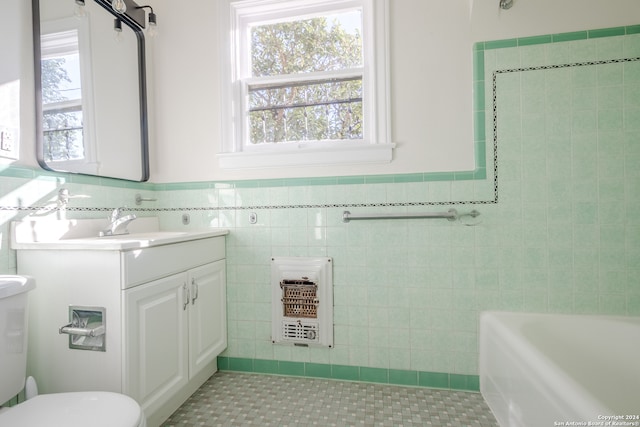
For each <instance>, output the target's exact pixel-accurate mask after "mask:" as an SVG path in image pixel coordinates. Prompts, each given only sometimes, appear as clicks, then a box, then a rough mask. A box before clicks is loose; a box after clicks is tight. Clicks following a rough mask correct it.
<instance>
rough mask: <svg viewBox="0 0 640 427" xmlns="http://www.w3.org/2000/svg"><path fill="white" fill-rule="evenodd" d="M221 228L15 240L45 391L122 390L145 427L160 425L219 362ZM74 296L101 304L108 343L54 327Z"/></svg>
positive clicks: (76, 301) (32, 355) (222, 333)
mask: <svg viewBox="0 0 640 427" xmlns="http://www.w3.org/2000/svg"><path fill="white" fill-rule="evenodd" d="M227 233H228V232H227V231H226V230H221V231H220V232H219V233H217V234H213V235H212V236H210V237H206V238H201V236H199V238H197V239H194V240H186V241H179V242H174V243H170V244H159V245H154V244H151V245H146V244H142V245H140V247H138V248H136V247H134V245H132V244H130V242H129V241H127V242H126V243H125V244H123V248H121V249H114V247H115V246H109V244H105V245H103V246H99V245H98V244H95V245H94V246H92V247H89V248H87V249H79V248H78V247H77V246H78V245H79V244H80V243H78V244H76V243H67V242H63V243H62V244H60V245H59V246H54V245H52V246H51V247H47V246H46V245H45V244H42V245H41V246H42V248H41V249H40V248H39V247H38V246H37V245H36V244H34V245H33V247H31V246H29V247H28V248H27V249H25V248H19V247H18V248H17V249H18V251H17V260H18V273H19V274H22V275H29V276H33V277H34V278H35V279H36V289H35V290H34V291H33V292H32V293H31V294H30V296H29V303H30V319H29V322H30V323H29V332H30V339H29V362H28V374H29V375H33V376H34V377H35V378H36V380H37V381H38V384H39V386H40V390H41V392H44V393H52V392H64V391H83V390H105V391H115V392H121V393H125V394H127V395H130V396H132V397H133V398H134V399H136V400H137V401H138V402H139V403H140V404H141V406H142V408H143V410H144V411H145V415H146V416H147V422H148V426H149V427H155V426H159V425H160V424H161V423H162V422H163V421H164V420H165V419H166V418H167V417H168V416H170V415H171V413H173V412H174V411H175V410H176V409H177V408H178V407H179V406H180V405H181V404H182V403H183V402H184V401H185V400H186V399H187V398H188V397H189V396H190V395H191V394H193V393H194V392H195V391H196V390H197V389H198V387H200V386H201V385H202V384H203V383H204V382H205V381H206V380H207V379H208V378H209V377H210V376H211V375H212V374H213V373H214V372H215V371H216V370H217V356H218V355H219V354H220V353H221V352H222V351H223V350H224V349H225V348H226V345H227V333H226V330H227V325H226V276H225V237H224V236H225V235H226V234H227ZM64 245H66V246H64ZM114 245H115V244H114ZM125 245H126V247H125ZM70 306H82V307H100V308H104V309H105V313H106V314H105V318H106V335H105V338H106V339H105V351H89V350H78V349H72V348H69V336H68V335H60V334H59V333H58V329H59V328H60V327H61V326H63V325H65V324H67V323H69V307H70Z"/></svg>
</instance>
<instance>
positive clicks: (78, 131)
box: [41, 58, 84, 162]
mask: <svg viewBox="0 0 640 427" xmlns="http://www.w3.org/2000/svg"><path fill="white" fill-rule="evenodd" d="M65 64H66V62H65V59H64V58H51V59H46V60H43V61H42V62H41V70H42V103H43V105H47V104H52V103H56V102H61V101H65V100H67V97H66V96H65V95H64V93H63V87H64V84H65V83H71V79H70V78H69V74H68V72H67V69H66V67H65ZM43 130H44V139H43V145H44V159H45V161H47V162H51V161H57V160H58V161H59V160H70V159H81V158H83V157H84V152H83V142H82V141H83V139H82V111H66V110H63V109H61V110H54V111H45V112H44V114H43Z"/></svg>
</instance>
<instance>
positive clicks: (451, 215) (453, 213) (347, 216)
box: [342, 208, 480, 222]
mask: <svg viewBox="0 0 640 427" xmlns="http://www.w3.org/2000/svg"><path fill="white" fill-rule="evenodd" d="M478 215H480V212H478V211H477V210H475V209H474V210H472V211H471V212H469V213H465V214H460V213H458V211H457V210H456V209H453V208H452V209H449V210H448V211H446V212H411V213H409V212H407V213H381V214H357V215H355V214H351V212H349V211H344V212H343V213H342V222H349V221H351V220H358V219H412V218H446V219H448V220H449V221H456V220H458V219H460V218H461V217H463V216H470V217H472V218H475V217H477V216H478Z"/></svg>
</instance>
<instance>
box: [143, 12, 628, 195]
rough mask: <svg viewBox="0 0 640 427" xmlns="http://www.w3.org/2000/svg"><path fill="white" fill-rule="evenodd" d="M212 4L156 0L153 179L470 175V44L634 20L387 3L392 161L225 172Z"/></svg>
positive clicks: (218, 54)
mask: <svg viewBox="0 0 640 427" xmlns="http://www.w3.org/2000/svg"><path fill="white" fill-rule="evenodd" d="M215 3H217V2H212V1H209V0H193V1H191V2H190V3H189V5H190V7H192V9H191V10H187V8H185V7H184V5H183V4H182V3H181V2H170V1H168V0H155V1H154V2H153V5H154V8H155V9H157V10H156V12H157V13H158V17H159V18H160V25H161V27H160V28H161V33H160V35H159V37H158V39H157V40H156V45H155V46H154V48H155V52H154V54H155V64H154V65H155V83H156V89H155V90H156V96H157V99H156V105H155V107H156V114H157V116H156V120H157V129H156V130H157V138H156V141H155V143H156V144H157V152H156V153H155V154H156V157H155V158H154V159H153V161H154V169H153V170H152V181H155V182H179V181H207V180H225V179H257V178H280V177H307V176H341V175H363V174H396V173H412V172H431V171H457V170H469V169H473V166H474V160H473V159H474V157H473V130H472V129H473V127H472V126H473V124H472V111H471V102H472V83H471V82H472V72H473V70H472V57H471V51H472V46H473V43H475V42H477V41H485V40H497V39H504V38H513V37H525V36H532V35H541V34H551V33H559V32H568V31H576V30H585V29H595V28H607V27H616V26H623V25H633V24H637V23H640V2H638V1H636V0H514V6H513V7H512V8H511V9H510V10H508V11H504V10H500V9H499V7H498V3H499V0H491V1H489V0H478V1H474V0H468V1H460V0H456V1H450V0H428V1H425V0H390V9H391V10H390V12H391V50H392V52H391V60H392V63H391V75H392V77H391V78H392V81H391V91H392V136H393V140H394V142H396V143H397V144H398V147H397V148H396V150H395V158H394V161H393V162H392V163H390V164H388V165H382V166H359V167H323V168H304V169H301V168H291V169H286V170H271V169H265V170H256V171H242V172H230V171H221V170H219V169H218V167H217V161H216V152H217V149H218V144H219V134H220V123H219V111H220V110H219V108H220V106H219V105H218V104H217V100H218V98H219V95H220V85H219V82H218V80H219V65H220V64H219V61H220V60H221V51H220V49H219V47H218V46H217V45H216V40H217V33H216V31H217V21H218V17H217V16H216V7H215Z"/></svg>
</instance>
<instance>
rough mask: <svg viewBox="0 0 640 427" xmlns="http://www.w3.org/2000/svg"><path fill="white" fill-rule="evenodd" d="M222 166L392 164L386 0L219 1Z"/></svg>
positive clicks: (220, 157) (220, 156)
mask: <svg viewBox="0 0 640 427" xmlns="http://www.w3.org/2000/svg"><path fill="white" fill-rule="evenodd" d="M226 4H227V6H228V11H227V12H228V13H222V16H224V17H225V18H224V19H228V20H229V21H230V22H226V26H227V28H228V29H229V31H225V32H224V34H231V35H233V36H232V37H231V38H230V40H228V45H229V46H230V50H229V55H230V58H229V61H228V64H229V68H228V69H227V70H226V73H224V74H223V75H224V78H225V80H226V81H228V82H230V84H229V85H227V86H228V88H229V89H228V93H226V94H225V99H223V102H224V103H225V105H224V108H223V109H222V110H223V111H225V112H226V113H227V114H226V117H223V120H224V125H225V131H224V135H223V144H222V154H220V155H219V159H220V165H221V167H223V168H243V167H269V166H283V165H330V164H340V163H372V162H376V163H377V162H388V161H390V160H391V154H392V148H393V144H391V143H390V142H389V136H388V126H387V120H388V113H387V87H388V85H387V78H388V73H387V67H386V60H387V49H386V47H387V40H386V37H387V29H386V10H385V9H386V4H387V3H386V0H227V3H226Z"/></svg>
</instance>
